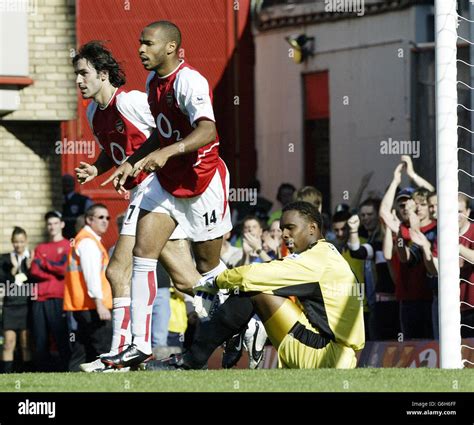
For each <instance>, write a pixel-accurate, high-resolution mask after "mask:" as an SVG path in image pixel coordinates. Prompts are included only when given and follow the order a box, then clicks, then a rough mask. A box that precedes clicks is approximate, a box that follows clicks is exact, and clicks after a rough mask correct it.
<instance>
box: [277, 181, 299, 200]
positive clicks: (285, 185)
mask: <svg viewBox="0 0 474 425" xmlns="http://www.w3.org/2000/svg"><path fill="white" fill-rule="evenodd" d="M287 189H288V190H291V191H292V193H295V192H296V187H294V186H293V185H292V184H291V183H282V184H281V185H280V186H279V187H278V192H277V200H278V201H280V202H281V192H283V191H284V190H287Z"/></svg>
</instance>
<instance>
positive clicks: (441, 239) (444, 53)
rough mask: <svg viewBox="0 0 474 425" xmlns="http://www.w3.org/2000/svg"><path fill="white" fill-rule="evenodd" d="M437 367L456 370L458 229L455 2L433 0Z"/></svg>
mask: <svg viewBox="0 0 474 425" xmlns="http://www.w3.org/2000/svg"><path fill="white" fill-rule="evenodd" d="M435 14H436V17H435V29H436V39H435V41H436V42H435V60H436V173H437V191H438V261H439V273H438V302H439V305H438V308H439V344H440V350H439V351H440V367H441V368H443V369H457V368H462V367H463V365H462V358H461V313H460V287H459V229H458V187H459V183H458V156H457V155H458V151H457V148H458V136H457V105H458V96H457V72H456V65H457V63H456V55H457V47H456V43H457V12H456V0H435Z"/></svg>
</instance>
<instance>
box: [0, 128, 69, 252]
mask: <svg viewBox="0 0 474 425" xmlns="http://www.w3.org/2000/svg"><path fill="white" fill-rule="evenodd" d="M59 137H60V132H59V125H58V124H57V123H54V122H37V123H31V122H11V123H6V124H5V125H4V126H0V140H1V141H2V149H0V169H1V170H2V172H1V173H0V231H1V239H0V248H1V249H0V252H7V251H9V250H11V244H10V236H11V232H12V230H13V226H20V227H23V228H24V229H25V230H26V232H27V234H28V236H29V239H30V242H31V244H30V247H33V246H34V245H36V244H37V243H38V242H42V241H43V240H44V222H43V216H44V214H45V213H46V212H47V211H49V210H50V209H59V210H61V208H62V189H61V156H60V155H57V154H55V152H54V149H52V148H51V146H54V141H56V140H59Z"/></svg>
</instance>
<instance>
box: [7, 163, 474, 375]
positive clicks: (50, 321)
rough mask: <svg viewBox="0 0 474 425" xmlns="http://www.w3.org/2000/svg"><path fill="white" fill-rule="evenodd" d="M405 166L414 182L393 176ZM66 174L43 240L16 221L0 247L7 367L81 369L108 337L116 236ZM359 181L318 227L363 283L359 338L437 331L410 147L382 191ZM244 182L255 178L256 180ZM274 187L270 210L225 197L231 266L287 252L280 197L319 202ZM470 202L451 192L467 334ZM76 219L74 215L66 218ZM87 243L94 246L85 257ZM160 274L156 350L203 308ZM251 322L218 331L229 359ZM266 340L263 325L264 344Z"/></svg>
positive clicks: (429, 200) (245, 342) (432, 205)
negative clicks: (85, 300) (455, 199)
mask: <svg viewBox="0 0 474 425" xmlns="http://www.w3.org/2000/svg"><path fill="white" fill-rule="evenodd" d="M403 173H406V174H407V176H408V178H409V179H410V181H411V185H410V186H408V187H403V188H401V187H400V184H401V181H402V175H403ZM71 177H72V176H68V175H66V176H64V177H63V186H64V205H63V211H62V212H58V211H50V212H48V213H47V214H46V215H45V229H46V233H47V235H48V240H47V241H46V242H44V243H41V244H39V245H38V246H37V247H35V249H34V250H29V247H28V239H27V232H26V231H25V230H24V228H22V227H19V226H18V227H15V228H14V229H13V232H12V238H11V242H12V251H11V252H10V253H6V254H3V255H2V256H1V259H0V261H1V264H0V282H1V283H2V284H3V285H5V296H4V298H3V308H2V330H3V335H4V344H3V347H2V348H3V352H2V369H1V370H2V372H4V373H9V372H12V371H68V370H69V371H78V370H80V369H79V365H80V364H81V363H83V362H84V361H93V360H94V358H96V357H97V356H98V355H100V354H101V353H103V352H107V351H108V347H109V346H110V343H111V338H112V331H111V314H110V310H111V308H112V298H111V294H110V286H109V284H108V282H107V279H106V277H105V268H106V266H107V261H108V259H109V256H111V252H112V250H113V249H114V247H112V248H111V250H110V252H109V253H107V251H106V250H105V247H103V245H102V244H101V242H100V236H101V235H103V234H104V233H105V232H106V231H107V229H108V226H109V220H110V214H109V212H108V210H107V208H106V207H105V206H104V205H101V204H94V203H93V202H92V200H90V199H89V198H87V197H85V196H83V195H80V194H78V193H76V192H74V185H72V186H71ZM369 178H370V177H369ZM367 183H368V179H367V178H366V179H364V180H363V182H362V183H361V188H360V189H359V192H358V198H357V199H355V200H353V203H352V205H348V204H339V205H337V206H336V208H335V210H334V212H333V214H332V215H329V214H324V213H323V217H324V226H323V229H324V230H323V234H324V237H325V239H326V240H327V241H329V242H331V243H332V244H333V245H334V246H335V247H336V248H337V250H338V251H339V252H340V253H341V254H342V256H343V257H344V259H345V260H346V261H347V262H348V263H349V265H350V266H351V269H352V271H353V272H354V274H355V275H356V277H357V280H358V281H359V282H360V283H361V284H362V288H363V293H362V294H361V295H362V297H361V300H362V301H361V302H363V308H364V324H365V338H366V340H399V341H402V340H407V339H414V338H420V339H432V338H435V339H437V338H438V337H439V331H438V303H437V301H438V291H437V237H436V236H437V227H436V214H437V198H436V192H435V188H434V187H433V186H432V185H431V184H430V183H429V182H427V181H426V180H425V179H423V178H422V177H421V176H419V175H418V174H417V173H416V172H415V170H414V168H413V165H412V161H411V158H410V157H408V156H402V158H401V161H400V163H399V164H398V165H397V166H396V168H395V170H394V173H393V179H392V181H391V182H387V183H389V184H388V187H387V190H386V191H385V194H384V195H383V198H382V199H380V198H379V197H377V196H374V195H373V194H369V196H368V197H367V198H366V199H365V200H363V201H360V200H361V198H362V194H363V192H364V191H365V187H366V186H367ZM252 185H253V186H254V187H258V182H255V183H253V184H252ZM277 199H278V201H279V203H280V204H281V205H279V207H280V208H277V209H276V210H274V211H271V207H272V202H270V201H268V200H266V199H264V198H263V197H260V196H259V197H258V198H257V202H256V203H253V204H254V205H250V204H249V203H248V202H244V201H241V202H234V203H232V204H231V209H232V218H233V225H234V230H233V231H232V232H229V233H227V234H226V235H225V237H224V243H223V245H222V250H221V259H222V261H224V263H225V264H226V265H227V267H228V268H230V269H231V268H234V267H237V266H241V265H246V264H254V263H263V262H267V261H271V260H273V259H281V258H284V257H285V256H287V255H288V254H289V252H288V247H287V246H286V245H285V244H284V243H283V240H282V231H281V229H280V217H281V214H282V210H281V208H283V207H284V206H285V205H287V204H288V203H290V202H292V201H306V202H309V203H311V204H313V205H314V206H315V207H316V208H317V209H318V210H319V211H320V212H322V206H323V197H322V194H321V192H320V191H319V190H318V189H316V188H315V187H311V186H306V187H303V188H300V189H299V190H297V189H296V188H295V187H294V186H293V185H291V184H289V183H283V184H282V185H280V187H279V189H278V193H277ZM470 214H471V210H470V202H469V199H468V198H467V197H466V196H464V195H459V244H460V254H461V256H460V275H461V281H460V286H461V317H462V319H461V320H462V323H463V324H465V325H468V326H463V327H462V328H461V329H462V336H463V337H473V336H474V331H473V328H474V308H473V306H474V290H473V289H472V288H471V285H470V284H469V283H468V282H471V281H473V277H474V270H473V266H472V263H473V262H474V225H473V224H472V223H471V222H470ZM72 222H74V223H75V227H71V225H70V223H72ZM122 222H123V215H121V216H118V217H117V225H118V226H119V227H120V226H121V225H122ZM68 224H69V225H68ZM25 227H26V226H25ZM85 231H86V232H87V231H89V232H92V233H93V234H95V235H96V236H97V238H96V243H95V244H94V243H92V245H93V246H90V245H88V246H82V255H81V260H82V266H81V267H80V268H79V269H80V271H78V270H79V269H78V267H77V264H76V268H75V267H74V257H75V254H74V252H75V250H76V251H77V252H79V253H80V252H81V243H83V242H81V235H82V234H83V232H85ZM66 234H67V238H66V237H65V236H66ZM89 242H90V241H89ZM84 248H86V249H84ZM94 249H95V250H96V251H94ZM94 252H95V253H96V254H97V255H96V257H94V255H93V253H94ZM85 253H87V255H88V256H89V257H90V258H87V259H86V255H85ZM78 255H80V254H78ZM79 272H81V273H84V275H85V282H86V283H87V287H84V288H82V291H83V292H84V293H88V294H89V296H90V297H91V299H93V300H96V301H97V302H95V303H91V305H89V306H88V307H87V310H84V311H75V309H74V307H73V304H74V297H76V298H77V297H78V295H77V291H76V293H75V294H74V295H71V285H73V284H76V285H77V282H76V283H75V279H76V277H75V276H76V274H77V273H79ZM94 273H95V274H96V275H94ZM157 276H158V288H159V289H158V291H157V296H156V298H155V302H154V304H153V318H152V329H153V332H152V346H153V348H154V353H155V357H165V356H166V355H168V354H169V353H172V352H176V351H180V350H182V349H183V348H187V347H189V345H190V344H191V341H192V339H193V333H194V331H195V328H196V326H198V323H199V320H198V319H197V317H196V314H195V312H194V309H193V304H192V297H190V296H189V295H187V294H184V293H181V292H180V291H179V290H178V289H177V288H175V287H174V286H173V282H172V281H171V279H170V277H169V275H168V274H167V272H166V271H165V269H164V268H163V267H162V266H161V264H160V263H158V268H157ZM78 282H79V281H78ZM68 286H69V287H68ZM84 293H82V295H81V296H84ZM128 320H129V318H128ZM259 326H261V322H259V318H258V316H256V315H255V316H254V317H253V318H252V320H251V321H250V322H249V324H248V326H247V329H245V330H244V331H243V332H241V333H239V334H238V335H235V336H234V337H233V338H232V339H231V340H229V341H228V342H227V343H226V345H227V355H228V356H230V357H231V359H230V360H229V359H227V360H228V361H230V363H231V365H234V364H235V363H237V361H238V360H239V358H240V355H241V351H242V347H245V348H246V349H247V350H249V351H250V350H251V349H252V344H253V340H252V338H255V336H256V332H255V329H256V328H257V329H258V327H259ZM469 326H471V327H473V328H471V327H469ZM261 327H262V328H263V326H261ZM265 340H266V334H265V336H264V340H263V341H260V344H264V343H265ZM257 366H258V364H255V365H253V367H257Z"/></svg>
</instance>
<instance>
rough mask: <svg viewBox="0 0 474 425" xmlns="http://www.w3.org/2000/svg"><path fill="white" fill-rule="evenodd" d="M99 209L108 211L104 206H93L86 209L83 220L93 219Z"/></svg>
mask: <svg viewBox="0 0 474 425" xmlns="http://www.w3.org/2000/svg"><path fill="white" fill-rule="evenodd" d="M100 208H103V209H105V210H107V211H108V210H109V209H108V208H107V207H106V206H105V205H104V204H93V205H91V206H90V207H89V208H87V210H86V212H85V213H84V217H85V218H90V217H94V214H95V211H96V210H98V209H100Z"/></svg>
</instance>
